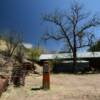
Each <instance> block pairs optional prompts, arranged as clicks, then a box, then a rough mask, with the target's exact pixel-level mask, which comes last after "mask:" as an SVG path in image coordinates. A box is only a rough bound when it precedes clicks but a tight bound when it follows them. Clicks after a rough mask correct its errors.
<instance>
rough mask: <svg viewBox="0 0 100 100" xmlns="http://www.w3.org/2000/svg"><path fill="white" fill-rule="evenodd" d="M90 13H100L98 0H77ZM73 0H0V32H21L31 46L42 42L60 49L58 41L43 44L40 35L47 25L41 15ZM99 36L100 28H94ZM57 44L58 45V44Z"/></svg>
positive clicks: (63, 8)
mask: <svg viewBox="0 0 100 100" xmlns="http://www.w3.org/2000/svg"><path fill="white" fill-rule="evenodd" d="M77 1H79V2H81V3H82V4H84V6H85V9H86V10H88V11H90V12H91V13H93V14H94V13H98V14H99V13H100V0H77ZM72 2H73V0H0V32H1V33H2V32H6V31H16V32H22V33H23V38H24V42H25V43H27V44H32V45H33V46H34V45H36V44H38V42H39V43H40V44H42V45H43V46H45V48H47V49H49V50H52V51H53V50H58V51H59V50H60V49H61V48H62V45H61V44H60V43H59V42H55V41H48V42H47V43H46V44H43V42H42V41H41V37H42V35H43V34H44V32H45V30H46V28H47V26H46V25H45V24H44V23H43V20H42V15H43V14H45V13H51V12H54V11H55V9H61V10H65V11H66V10H68V7H69V6H70V4H71V3H72ZM95 31H96V33H97V37H98V38H100V35H99V34H100V30H95ZM58 45H59V46H58Z"/></svg>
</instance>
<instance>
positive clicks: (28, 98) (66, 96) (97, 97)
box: [0, 74, 100, 100]
mask: <svg viewBox="0 0 100 100" xmlns="http://www.w3.org/2000/svg"><path fill="white" fill-rule="evenodd" d="M41 86H42V76H38V75H30V76H27V77H26V85H25V87H21V88H14V87H13V86H12V85H11V86H9V88H8V90H7V91H6V92H5V93H3V95H2V97H1V98H0V100H19V99H20V100H100V74H91V75H68V74H57V75H51V89H50V90H48V91H45V90H41V89H39V87H41ZM32 88H34V89H37V90H31V89H32Z"/></svg>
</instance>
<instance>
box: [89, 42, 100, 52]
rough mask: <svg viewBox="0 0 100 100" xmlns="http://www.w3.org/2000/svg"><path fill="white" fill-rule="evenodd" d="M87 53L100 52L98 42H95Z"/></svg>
mask: <svg viewBox="0 0 100 100" xmlns="http://www.w3.org/2000/svg"><path fill="white" fill-rule="evenodd" d="M88 51H100V40H98V41H97V42H95V44H94V45H92V46H91V47H90V48H89V50H88Z"/></svg>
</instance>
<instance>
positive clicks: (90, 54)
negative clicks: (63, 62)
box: [39, 52, 100, 60]
mask: <svg viewBox="0 0 100 100" xmlns="http://www.w3.org/2000/svg"><path fill="white" fill-rule="evenodd" d="M71 58H73V56H72V53H59V54H41V55H40V57H39V59H40V60H52V59H71ZM77 58H100V52H84V53H77Z"/></svg>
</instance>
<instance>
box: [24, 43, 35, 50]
mask: <svg viewBox="0 0 100 100" xmlns="http://www.w3.org/2000/svg"><path fill="white" fill-rule="evenodd" d="M23 45H24V47H26V48H28V49H29V48H32V47H33V45H32V44H31V43H23Z"/></svg>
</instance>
